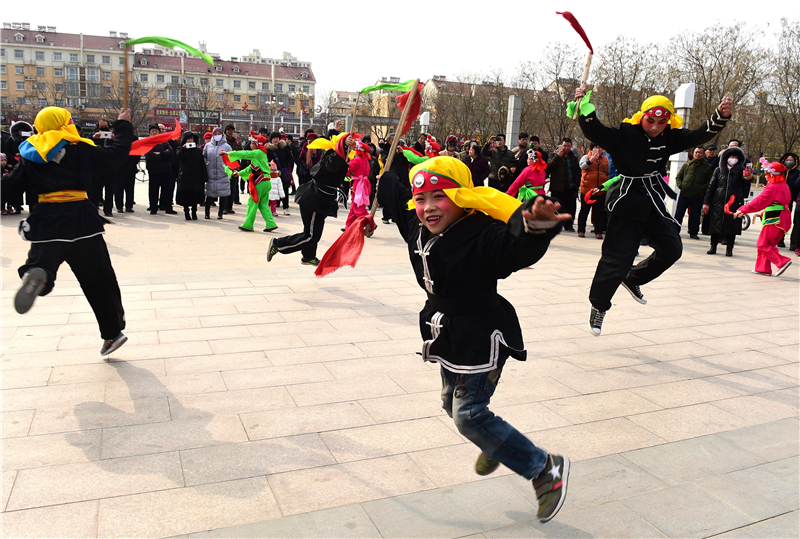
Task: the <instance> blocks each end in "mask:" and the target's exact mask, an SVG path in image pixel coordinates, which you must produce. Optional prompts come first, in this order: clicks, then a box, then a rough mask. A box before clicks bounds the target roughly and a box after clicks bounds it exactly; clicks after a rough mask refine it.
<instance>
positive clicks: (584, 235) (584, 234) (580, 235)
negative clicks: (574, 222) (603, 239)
mask: <svg viewBox="0 0 800 539" xmlns="http://www.w3.org/2000/svg"><path fill="white" fill-rule="evenodd" d="M578 237H579V238H585V237H586V232H578Z"/></svg>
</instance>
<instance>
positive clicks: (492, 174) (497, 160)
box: [481, 142, 517, 180]
mask: <svg viewBox="0 0 800 539" xmlns="http://www.w3.org/2000/svg"><path fill="white" fill-rule="evenodd" d="M481 155H483V156H484V157H486V158H487V159H488V160H489V165H490V167H491V170H490V171H489V178H490V179H492V180H496V179H497V178H498V176H497V171H498V170H500V167H508V165H510V164H511V162H512V161H516V160H517V158H516V157H514V152H512V151H511V150H509V149H508V146H506V147H505V148H503V151H502V152H501V151H500V149H499V148H490V147H489V143H488V142H487V143H486V144H484V145H483V149H482V150H481Z"/></svg>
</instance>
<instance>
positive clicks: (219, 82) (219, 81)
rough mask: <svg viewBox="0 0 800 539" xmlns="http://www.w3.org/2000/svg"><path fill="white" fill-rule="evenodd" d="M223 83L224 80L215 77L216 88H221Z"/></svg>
mask: <svg viewBox="0 0 800 539" xmlns="http://www.w3.org/2000/svg"><path fill="white" fill-rule="evenodd" d="M223 84H225V81H223V80H222V79H217V88H222V85H223Z"/></svg>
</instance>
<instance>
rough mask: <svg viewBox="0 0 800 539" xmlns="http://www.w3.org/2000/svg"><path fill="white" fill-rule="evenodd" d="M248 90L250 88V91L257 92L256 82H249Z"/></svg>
mask: <svg viewBox="0 0 800 539" xmlns="http://www.w3.org/2000/svg"><path fill="white" fill-rule="evenodd" d="M247 88H248V89H250V90H255V89H256V83H255V81H252V80H251V81H249V82H248V83H247Z"/></svg>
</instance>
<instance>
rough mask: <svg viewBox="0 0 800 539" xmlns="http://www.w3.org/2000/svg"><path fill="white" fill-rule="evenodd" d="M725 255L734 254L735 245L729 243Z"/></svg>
mask: <svg viewBox="0 0 800 539" xmlns="http://www.w3.org/2000/svg"><path fill="white" fill-rule="evenodd" d="M725 256H733V245H728V248H727V249H725Z"/></svg>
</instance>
